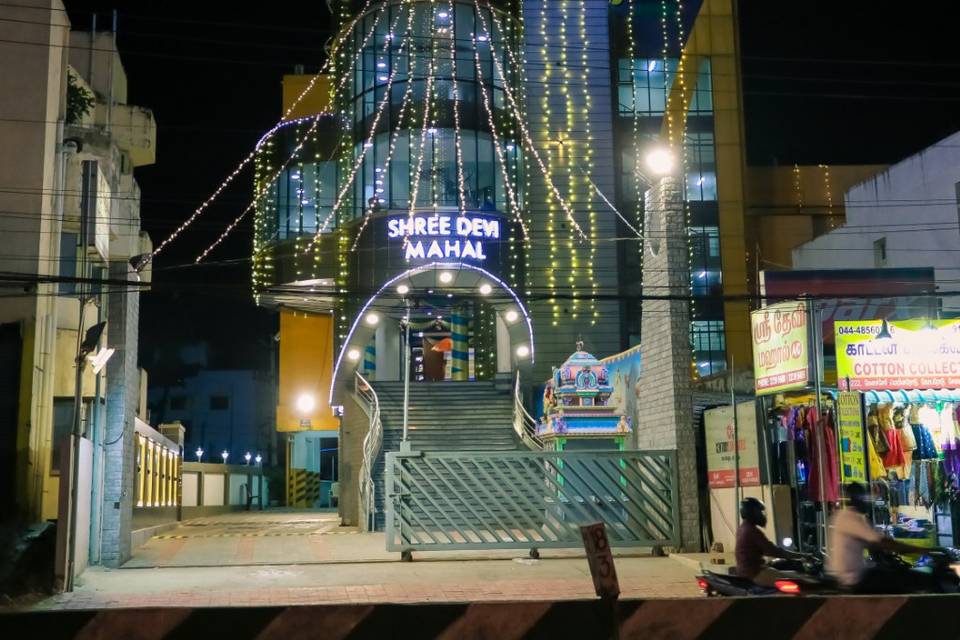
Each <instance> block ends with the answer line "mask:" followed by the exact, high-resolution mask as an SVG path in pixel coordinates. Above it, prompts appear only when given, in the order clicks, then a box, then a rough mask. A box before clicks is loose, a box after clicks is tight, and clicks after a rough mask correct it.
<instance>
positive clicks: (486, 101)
mask: <svg viewBox="0 0 960 640" xmlns="http://www.w3.org/2000/svg"><path fill="white" fill-rule="evenodd" d="M473 59H474V66H475V67H476V71H477V84H479V85H480V95H481V98H482V102H483V108H484V111H485V112H486V114H487V123H488V124H489V126H490V139H491V141H492V142H493V148H494V149H495V150H496V154H497V159H498V160H499V161H500V170H501V174H502V176H503V182H504V186H505V187H506V189H507V197H508V198H509V201H510V209H511V211H512V212H513V214H514V217H515V218H516V219H517V222H519V223H520V229H521V231H522V232H523V237H524V238H526V237H527V225H526V223H525V222H524V220H523V216H522V215H521V213H520V207H519V205H518V204H517V200H516V197H515V194H514V191H513V181H512V180H510V178H509V176H508V175H507V173H506V168H505V167H506V160H505V159H504V156H503V147H502V146H501V145H500V135H499V134H498V133H497V127H496V126H495V124H494V119H493V107H492V106H491V105H490V95H489V94H488V93H487V85H486V84H484V80H483V67H482V65H481V64H480V49H479V47H478V46H477V40H476V38H473Z"/></svg>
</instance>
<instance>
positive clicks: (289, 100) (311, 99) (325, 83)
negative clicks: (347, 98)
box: [283, 74, 333, 120]
mask: <svg viewBox="0 0 960 640" xmlns="http://www.w3.org/2000/svg"><path fill="white" fill-rule="evenodd" d="M313 78H314V76H313V75H301V74H298V75H285V76H283V113H286V112H287V109H289V108H290V105H292V104H293V103H294V101H295V100H296V99H297V97H298V96H300V94H301V93H303V92H304V90H305V89H306V88H307V86H308V85H309V84H310V81H311V80H313ZM332 91H333V82H332V81H331V78H330V76H328V75H322V76H320V77H319V78H317V81H316V82H314V83H313V87H311V88H310V91H309V92H308V93H307V95H305V96H303V99H302V100H300V102H298V103H297V106H295V107H294V108H293V111H291V112H290V115H288V116H287V117H286V118H284V119H285V120H296V119H297V118H303V117H306V116H312V115H315V114H318V113H322V112H324V111H328V110H329V109H330V103H331V98H332Z"/></svg>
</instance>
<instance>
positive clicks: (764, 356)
mask: <svg viewBox="0 0 960 640" xmlns="http://www.w3.org/2000/svg"><path fill="white" fill-rule="evenodd" d="M750 325H751V331H752V334H753V376H754V381H755V382H754V384H755V386H756V390H757V394H758V395H763V394H770V393H778V392H780V391H786V390H788V389H798V388H802V387H804V386H806V385H807V381H808V380H809V379H810V373H809V367H810V359H809V343H808V336H807V307H806V304H805V303H803V302H781V303H779V304H773V305H770V306H767V307H764V308H763V309H759V310H757V311H754V312H753V313H751V314H750Z"/></svg>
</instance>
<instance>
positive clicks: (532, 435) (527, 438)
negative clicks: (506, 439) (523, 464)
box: [513, 371, 543, 451]
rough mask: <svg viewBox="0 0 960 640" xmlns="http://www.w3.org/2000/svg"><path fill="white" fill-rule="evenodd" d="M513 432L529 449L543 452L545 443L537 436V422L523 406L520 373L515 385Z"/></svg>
mask: <svg viewBox="0 0 960 640" xmlns="http://www.w3.org/2000/svg"><path fill="white" fill-rule="evenodd" d="M513 430H514V431H516V432H517V435H518V436H520V439H521V440H522V441H523V443H524V444H525V445H527V448H529V449H531V450H533V451H543V441H542V440H541V439H540V436H538V435H537V421H536V420H535V419H534V418H533V416H531V415H530V412H529V411H527V408H526V407H525V406H524V404H523V394H522V393H520V372H519V371H518V372H517V378H516V382H515V383H514V385H513Z"/></svg>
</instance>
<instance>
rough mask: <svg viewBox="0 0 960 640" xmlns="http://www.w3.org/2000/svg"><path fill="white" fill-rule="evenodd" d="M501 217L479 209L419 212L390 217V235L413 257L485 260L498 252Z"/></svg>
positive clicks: (388, 224) (443, 259) (388, 233)
mask: <svg viewBox="0 0 960 640" xmlns="http://www.w3.org/2000/svg"><path fill="white" fill-rule="evenodd" d="M501 222H502V221H501V219H500V218H498V217H496V216H487V215H482V214H476V213H467V214H464V215H460V214H459V213H442V212H441V213H426V214H424V213H417V214H414V215H413V216H412V217H411V216H409V215H405V214H404V215H391V216H390V217H388V218H387V239H388V240H390V241H398V242H402V243H403V244H402V246H403V254H404V255H403V257H404V259H405V260H406V261H407V262H410V261H412V260H440V261H451V262H453V261H456V262H459V261H461V260H469V261H472V262H484V261H486V260H487V257H488V255H490V254H492V253H496V252H497V247H494V248H493V250H490V247H489V246H488V245H491V244H499V243H500V241H501V237H502V224H501Z"/></svg>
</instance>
